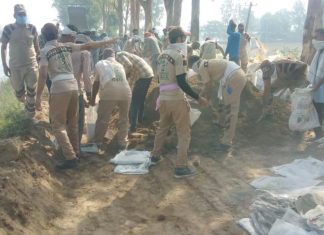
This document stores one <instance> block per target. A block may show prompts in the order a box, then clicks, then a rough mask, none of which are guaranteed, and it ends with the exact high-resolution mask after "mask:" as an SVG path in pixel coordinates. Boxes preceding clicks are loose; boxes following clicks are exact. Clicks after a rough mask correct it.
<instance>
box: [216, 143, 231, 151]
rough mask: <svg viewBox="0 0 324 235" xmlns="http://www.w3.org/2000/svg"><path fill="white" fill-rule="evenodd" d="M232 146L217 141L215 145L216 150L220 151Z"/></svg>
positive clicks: (227, 149)
mask: <svg viewBox="0 0 324 235" xmlns="http://www.w3.org/2000/svg"><path fill="white" fill-rule="evenodd" d="M231 147H232V146H230V145H227V144H222V143H218V144H216V145H215V150H216V151H222V152H228V151H229V150H230V149H231Z"/></svg>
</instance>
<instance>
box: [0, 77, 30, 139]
mask: <svg viewBox="0 0 324 235" xmlns="http://www.w3.org/2000/svg"><path fill="white" fill-rule="evenodd" d="M30 124H31V120H30V119H28V118H27V117H26V115H25V112H24V105H23V104H22V103H20V102H19V101H18V100H17V99H16V97H15V95H14V91H13V89H12V87H11V85H10V81H9V80H5V81H0V138H8V137H13V136H18V135H24V134H26V133H27V132H28V129H29V128H28V127H29V126H30Z"/></svg>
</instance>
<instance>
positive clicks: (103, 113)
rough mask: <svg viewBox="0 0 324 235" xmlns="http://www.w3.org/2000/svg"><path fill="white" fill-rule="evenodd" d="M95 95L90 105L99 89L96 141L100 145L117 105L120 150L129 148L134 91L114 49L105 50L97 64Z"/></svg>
mask: <svg viewBox="0 0 324 235" xmlns="http://www.w3.org/2000/svg"><path fill="white" fill-rule="evenodd" d="M95 74H96V75H95V80H94V83H93V89H92V90H93V95H92V98H91V102H90V105H95V100H96V96H97V93H98V91H99V88H100V91H99V97H100V101H99V107H98V119H97V122H96V128H95V142H96V143H97V144H98V145H100V144H102V142H103V139H104V136H105V134H106V132H107V129H108V123H109V119H110V116H111V113H112V111H113V110H114V108H115V107H116V106H117V107H118V110H119V118H118V132H117V139H118V147H119V149H120V150H123V149H125V148H127V135H128V111H129V106H130V102H131V96H132V92H131V89H130V87H129V84H128V81H127V78H126V73H125V69H124V67H123V65H121V64H120V63H118V62H117V61H116V60H115V53H114V51H113V50H112V49H105V50H104V51H103V60H101V61H99V62H98V63H97V64H96V69H95Z"/></svg>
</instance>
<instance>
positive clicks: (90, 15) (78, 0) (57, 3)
mask: <svg viewBox="0 0 324 235" xmlns="http://www.w3.org/2000/svg"><path fill="white" fill-rule="evenodd" d="M53 6H54V7H55V8H56V9H57V11H58V17H59V19H60V21H61V22H62V23H63V24H65V25H66V24H69V23H70V22H69V15H68V10H67V9H68V7H69V6H78V7H84V9H85V11H86V17H87V25H88V28H98V27H99V26H100V23H101V17H100V14H94V13H95V12H98V11H100V9H99V6H98V4H97V3H92V2H90V1H89V0H53Z"/></svg>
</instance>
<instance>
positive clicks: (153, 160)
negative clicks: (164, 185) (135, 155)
mask: <svg viewBox="0 0 324 235" xmlns="http://www.w3.org/2000/svg"><path fill="white" fill-rule="evenodd" d="M162 160H163V157H161V156H152V157H151V165H152V166H155V165H157V164H159V163H160V162H161V161H162Z"/></svg>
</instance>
